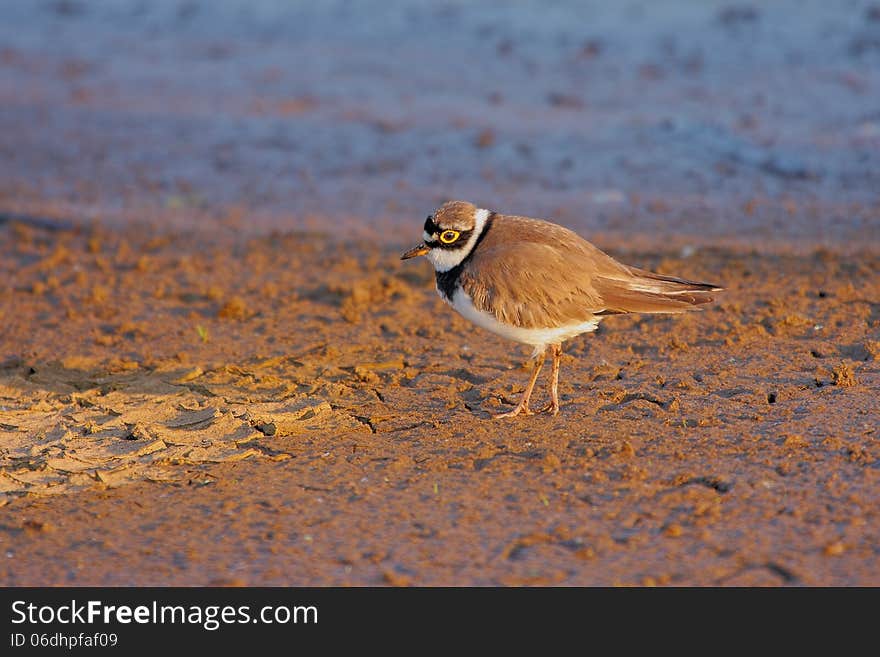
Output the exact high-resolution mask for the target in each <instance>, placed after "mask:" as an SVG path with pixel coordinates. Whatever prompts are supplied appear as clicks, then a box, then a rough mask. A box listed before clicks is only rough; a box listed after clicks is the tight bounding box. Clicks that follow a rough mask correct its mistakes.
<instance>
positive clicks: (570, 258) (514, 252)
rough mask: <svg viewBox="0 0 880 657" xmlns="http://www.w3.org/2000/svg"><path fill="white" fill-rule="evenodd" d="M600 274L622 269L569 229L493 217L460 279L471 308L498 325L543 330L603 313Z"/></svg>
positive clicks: (541, 223) (533, 221) (508, 217)
mask: <svg viewBox="0 0 880 657" xmlns="http://www.w3.org/2000/svg"><path fill="white" fill-rule="evenodd" d="M597 268H598V269H602V270H604V269H606V268H608V269H609V272H612V271H613V272H617V271H618V270H621V271H622V272H623V273H625V268H623V266H622V265H619V264H618V263H616V262H615V261H614V260H612V259H611V258H610V257H609V256H607V255H605V254H604V253H602V252H601V251H599V250H598V249H596V248H595V247H594V246H593V245H591V244H590V243H589V242H587V241H586V240H584V239H583V238H581V237H580V236H578V235H577V234H575V233H573V232H571V231H570V230H568V229H567V228H563V227H562V226H557V225H556V224H551V223H549V222H545V221H538V220H534V219H528V218H525V217H510V216H496V217H495V218H494V219H493V223H492V226H491V227H490V229H489V232H488V233H487V234H486V236H485V237H484V239H483V240H482V241H481V242H480V245H479V247H478V248H477V250H476V251H475V252H474V254H473V256H472V257H471V259H470V260H469V261H468V263H467V265H466V266H465V267H464V270H463V271H462V273H461V278H460V281H461V284H462V286H463V287H464V290H465V292H467V293H468V295H469V296H470V297H471V300H472V301H473V303H474V306H476V307H477V308H479V309H480V310H484V311H487V312H491V313H493V314H494V315H495V317H496V319H498V320H499V321H502V322H505V323H508V324H513V325H515V326H520V327H523V328H547V327H550V326H559V325H565V324H574V323H581V322H585V321H588V320H590V319H591V318H592V317H593V316H594V315H595V314H596V313H597V312H600V311H601V310H603V309H604V305H603V301H602V297H601V294H600V293H599V292H598V291H597V290H596V288H595V287H594V286H593V278H594V275H595V273H596V270H597Z"/></svg>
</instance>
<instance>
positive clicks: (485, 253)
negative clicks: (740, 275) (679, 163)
mask: <svg viewBox="0 0 880 657" xmlns="http://www.w3.org/2000/svg"><path fill="white" fill-rule="evenodd" d="M422 237H423V240H424V241H423V242H422V243H421V244H419V245H418V246H415V247H413V248H412V249H410V250H409V251H407V252H406V253H404V254H403V255H401V256H400V257H401V259H402V260H406V259H408V258H414V257H416V256H421V255H424V256H427V258H428V260H429V261H430V262H431V264H432V265H433V266H434V272H435V274H436V279H437V291H438V292H439V293H440V296H441V297H442V298H443V300H444V301H446V302H447V303H448V304H449V305H451V306H452V307H453V308H454V309H455V310H456V311H458V313H459V314H461V315H462V316H463V317H465V318H467V319H469V320H470V321H472V322H473V323H474V324H476V325H477V326H481V327H482V328H484V329H487V330H489V331H491V332H493V333H496V334H498V335H500V336H502V337H504V338H508V339H509V340H514V341H515V342H520V343H523V344H527V345H531V346H533V347H534V349H535V351H534V354H533V357H534V358H536V363H535V368H534V371H533V372H532V376H531V379H530V380H529V383H528V385H527V386H526V389H525V392H523V396H522V399H521V400H520V402H519V404H517V406H516V407H515V408H514V409H513V410H511V411H508V412H506V413H501V414H499V415H495V416H493V417H495V418H503V417H514V416H516V415H519V414H523V415H531V414H532V413H533V412H532V411H531V410H530V409H529V398H530V397H531V394H532V389H533V388H534V387H535V381H536V380H537V378H538V373H539V372H540V371H541V368H542V367H543V365H544V360H545V357H546V350H547V347H550V349H551V351H552V355H553V369H552V374H551V377H552V378H551V384H550V402H549V403H548V404H547V405H546V406H545V407H543V408H541V409H540V410H539V411H538V412H543V411H549V412H551V413H552V414H554V415H556V414H557V413H558V412H559V394H558V387H559V364H560V361H561V359H562V343H563V342H564V341H565V340H568V339H570V338H573V337H575V336H576V335H580V334H581V333H587V332H590V331H595V330H596V328H597V327H598V326H599V322H600V321H601V320H602V319H603V318H604V317H605V316H607V315H616V314H623V313H681V312H686V311H688V310H692V309H694V308H695V307H697V306H699V305H701V304H704V303H708V302H710V301H712V299H713V298H712V296H711V294H710V293H711V292H718V291H720V290H721V289H722V288H720V287H718V286H716V285H712V284H710V283H698V282H695V281H689V280H685V279H683V278H676V277H674V276H665V275H662V274H655V273H653V272H650V271H645V270H642V269H637V268H635V267H629V266H627V265H624V264H622V263H620V262H618V261H617V260H615V259H614V258H612V257H611V256H609V255H607V254H605V253H603V252H602V251H600V250H599V249H598V248H596V247H595V246H593V245H592V244H590V243H589V242H588V241H587V240H585V239H584V238H582V237H580V236H579V235H577V234H576V233H574V232H572V231H571V230H569V229H567V228H564V227H562V226H559V225H557V224H554V223H551V222H549V221H543V220H541V219H531V218H529V217H519V216H512V215H504V214H499V213H497V212H492V211H490V210H484V209H481V208H477V207H476V206H475V205H473V204H471V203H467V202H465V201H449V202H448V203H445V204H443V205H442V206H441V207H440V208H438V209H437V210H436V211H435V212H434V214H432V215H430V216H428V218H427V220H426V221H425V226H424V233H423V234H422Z"/></svg>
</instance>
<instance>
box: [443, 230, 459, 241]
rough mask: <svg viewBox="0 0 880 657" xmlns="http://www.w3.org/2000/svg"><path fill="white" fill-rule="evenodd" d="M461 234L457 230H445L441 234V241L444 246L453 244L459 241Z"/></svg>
mask: <svg viewBox="0 0 880 657" xmlns="http://www.w3.org/2000/svg"><path fill="white" fill-rule="evenodd" d="M458 236H459V232H458V231H457V230H444V231H443V232H442V233H440V241H441V242H443V243H444V244H452V243H453V242H454V241H455V240H457V239H458Z"/></svg>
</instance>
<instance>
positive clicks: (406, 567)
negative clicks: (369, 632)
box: [0, 0, 880, 586]
mask: <svg viewBox="0 0 880 657" xmlns="http://www.w3.org/2000/svg"><path fill="white" fill-rule="evenodd" d="M136 4H137V3H134V4H132V5H131V6H129V5H128V4H127V3H107V4H104V3H95V4H94V5H91V4H85V3H82V4H81V3H77V2H56V3H44V4H40V5H38V6H37V8H36V9H34V8H33V6H32V3H12V9H10V12H11V13H10V16H12V19H13V20H11V21H9V22H6V23H4V24H3V25H2V26H0V36H2V38H3V41H2V44H3V45H2V46H0V99H2V101H3V104H2V108H0V124H2V125H0V135H2V136H0V152H2V154H3V157H2V158H0V277H2V280H3V281H4V283H5V284H4V285H3V286H2V288H0V325H2V327H3V330H2V333H0V505H2V508H0V555H5V556H4V558H3V563H2V566H3V567H2V568H0V583H2V584H3V585H7V586H18V585H62V584H71V585H89V584H96V585H129V584H133V585H169V584H178V585H208V584H219V585H333V584H351V585H407V584H409V585H449V584H451V585H524V584H534V585H610V584H625V585H628V584H635V585H648V584H660V585H874V586H876V585H880V569H878V568H877V563H878V556H880V554H878V553H880V517H878V510H877V509H878V505H877V499H878V495H880V444H878V436H880V434H878V419H880V411H878V402H877V399H878V391H880V229H878V226H880V203H878V201H877V193H876V190H877V188H878V184H880V180H878V178H877V171H878V170H880V167H878V155H877V153H878V152H880V149H877V146H878V144H880V141H878V140H880V130H878V129H877V125H878V117H877V114H876V111H877V106H876V98H877V90H878V84H880V79H878V73H877V71H878V70H880V67H878V66H876V64H877V61H878V59H877V58H878V56H880V47H878V46H877V44H878V43H880V11H877V9H876V8H874V7H872V6H871V5H868V4H864V3H852V5H851V6H849V7H848V10H847V12H836V13H835V12H831V13H829V12H827V11H826V10H825V9H823V7H822V5H819V4H817V5H808V9H807V10H804V11H802V12H800V13H798V14H797V18H796V19H793V23H792V24H791V26H790V29H787V30H785V29H782V28H781V27H779V26H780V25H781V23H779V22H778V21H777V19H778V16H776V14H775V13H774V12H782V11H783V9H784V8H785V7H787V5H786V3H779V7H783V9H780V8H779V7H777V6H776V5H774V8H773V9H766V10H759V9H757V8H749V7H748V6H745V5H744V6H737V7H727V6H725V5H723V4H721V3H717V4H714V3H707V7H702V8H701V9H699V10H689V11H686V10H685V9H683V8H682V7H683V6H686V5H688V3H676V2H671V3H669V4H668V5H667V8H668V9H669V11H668V12H666V13H664V14H662V15H655V14H652V13H651V12H652V10H651V8H650V7H651V6H652V5H647V6H642V5H641V4H640V3H634V4H633V5H632V6H633V7H636V9H638V11H636V10H635V9H632V8H630V9H628V10H620V11H619V12H617V13H613V14H609V15H607V16H605V15H603V16H602V17H601V18H600V19H597V20H596V21H594V22H591V23H590V24H589V25H590V27H589V29H583V30H582V29H580V28H577V27H574V28H573V27H571V25H570V24H569V22H566V21H565V16H564V12H562V13H561V10H560V11H559V12H555V13H554V12H549V15H545V16H543V17H542V19H541V20H539V21H534V22H531V21H530V20H529V16H523V15H522V14H513V13H510V14H509V15H508V16H507V17H506V19H505V20H504V21H501V22H497V21H496V22H495V23H491V22H490V21H489V14H488V13H486V12H487V11H488V10H484V9H480V10H476V9H469V8H468V6H467V5H458V4H454V3H453V4H450V5H448V6H447V9H446V10H445V11H441V12H439V13H438V12H437V11H434V10H433V9H430V5H424V6H422V5H419V6H420V7H421V9H419V10H413V11H412V12H410V13H406V12H403V13H401V14H399V15H397V14H395V15H396V16H397V20H396V21H390V22H388V21H386V22H382V21H377V22H376V23H370V22H369V21H367V22H363V21H361V22H359V21H357V20H346V21H343V22H340V21H341V18H340V14H339V12H343V14H344V12H346V11H357V10H356V9H352V8H347V9H346V7H347V5H340V7H341V8H340V7H336V12H337V13H336V14H334V13H333V12H332V11H330V12H329V13H318V14H315V15H308V14H304V15H300V14H296V15H291V16H288V15H287V14H284V12H283V11H282V10H281V9H279V8H278V6H277V5H276V4H275V3H271V2H264V3H256V4H255V5H254V6H255V7H257V8H258V10H259V11H256V10H255V11H256V13H255V14H254V15H252V16H250V18H248V19H247V20H244V19H242V20H239V19H240V16H239V13H240V12H241V11H243V10H242V7H244V6H245V5H244V4H240V3H235V2H233V1H232V0H229V1H226V0H224V2H222V3H217V6H218V7H219V10H218V11H217V13H216V14H214V15H211V17H210V20H209V19H208V16H207V14H206V11H207V10H206V9H205V8H201V7H200V5H199V4H198V3H183V4H179V3H166V2H157V3H155V4H154V5H151V7H150V8H148V9H144V8H141V9H140V11H141V12H142V14H143V15H141V14H138V16H139V18H138V20H137V21H135V20H134V19H133V18H132V15H133V13H134V12H135V10H136V9H137V7H136V6H135V5H136ZM334 6H335V5H334ZM120 7H122V8H123V9H120ZM187 7H188V8H187ZM125 8H127V9H125ZM639 8H640V9H639ZM129 10H130V12H131V13H126V12H128V11H129ZM291 11H293V10H291ZM297 11H303V12H305V11H307V10H305V9H302V8H300V9H299V10H297ZM634 11H635V13H633V12H634ZM143 12H146V13H143ZM236 12H239V13H236ZM260 12H263V13H260ZM279 12H280V14H279ZM627 12H629V13H627ZM639 12H641V13H639ZM200 16H201V18H199V17H200ZM640 17H641V18H640ZM348 18H351V17H350V16H349V17H348ZM355 18H358V17H357V16H355ZM361 18H363V17H361ZM25 19H32V20H25ZM206 25H207V27H205V26H206ZM340 25H341V26H343V27H342V28H341V29H340V30H336V31H332V30H330V29H329V28H328V26H340ZM487 25H489V27H487ZM196 26H202V28H203V29H196ZM272 26H276V28H277V29H276V28H273V27H272ZM278 26H280V27H278ZM425 26H431V30H422V31H421V32H419V34H420V35H421V36H420V39H421V40H419V39H416V38H415V37H414V36H413V33H411V31H408V29H407V28H411V29H413V28H422V27H425ZM682 26H686V27H688V28H693V27H694V26H702V28H703V29H702V30H701V31H700V32H699V36H698V37H695V40H693V41H682V40H676V39H675V38H673V37H672V36H670V35H671V34H678V35H679V39H680V38H681V37H680V33H679V32H676V30H677V29H679V28H681V29H683V28H682ZM273 30H274V31H273ZM487 30H488V31H487ZM450 31H451V33H452V34H454V35H455V36H454V37H447V35H448V34H449V33H450ZM415 32H418V30H415ZM331 33H332V34H334V35H336V36H335V37H334V38H335V39H336V40H335V41H334V40H332V39H331V40H330V41H329V42H327V41H326V40H325V41H322V40H321V38H320V37H321V36H324V37H326V36H327V35H329V34H331ZM132 34H134V35H135V36H139V37H142V39H140V40H138V41H137V46H136V47H133V48H130V49H120V46H119V44H120V43H121V42H127V41H126V40H127V39H129V38H130V37H131V36H132ZM290 35H293V36H290ZM524 35H525V36H529V37H530V38H531V39H532V40H529V39H525V36H524ZM817 35H824V40H823V41H822V43H824V44H825V47H826V50H825V51H824V52H822V53H819V54H812V53H811V51H810V48H809V46H810V45H811V44H814V43H815V39H816V37H817ZM83 36H89V37H91V38H90V39H81V38H79V37H83ZM389 36H393V37H395V39H396V40H393V43H394V45H393V46H392V50H393V51H394V52H392V53H390V55H395V54H401V53H412V54H413V57H412V58H410V59H408V58H395V57H391V59H392V60H393V61H394V62H395V63H394V65H390V64H388V63H387V61H386V60H383V59H382V56H383V52H382V49H381V44H382V43H384V42H385V41H384V40H385V39H387V38H388V37H389ZM49 37H52V39H53V41H52V43H53V47H52V48H49V47H48V46H47V45H46V44H47V43H49V41H48V39H49ZM288 37H289V38H288ZM450 39H451V40H450ZM343 43H344V44H345V45H344V46H343ZM449 43H453V44H455V45H457V46H461V47H462V49H463V54H461V53H459V52H457V51H456V52H454V53H450V54H449V56H448V58H446V59H442V60H441V59H440V58H439V55H440V54H442V52H443V50H442V49H443V47H446V46H448V44H449ZM683 43H690V44H691V46H690V47H685V46H684V45H683ZM713 43H714V44H716V45H717V44H722V45H724V46H725V48H718V49H712V47H711V46H712V44H713ZM419 45H421V46H422V47H421V48H420V47H419ZM114 49H118V52H119V55H118V57H117V58H115V59H112V60H111V59H108V56H109V54H110V53H115V52H117V50H114ZM415 53H418V54H415ZM746 53H751V54H749V55H748V56H746ZM390 55H389V54H388V53H385V55H384V56H385V57H386V59H387V57H389V56H390ZM483 55H485V57H486V59H485V60H484V62H485V63H484V67H485V68H484V69H482V72H481V73H479V74H476V73H475V74H471V75H466V74H465V73H464V72H466V71H469V70H471V67H470V66H469V63H470V62H471V61H472V59H473V58H474V57H476V56H483ZM737 55H741V56H742V57H740V58H739V59H737V57H736V56H737ZM297 57H299V58H304V59H305V60H306V61H312V62H320V64H317V63H313V65H312V66H304V67H299V68H297V67H294V66H292V65H291V66H289V65H288V64H287V62H290V61H298V60H297V59H296V58H297ZM309 57H312V58H313V59H311V60H309V59H308V58H309ZM315 57H317V59H314V58H315ZM383 61H385V62H386V63H385V64H384V65H382V62H383ZM438 61H442V62H443V63H442V64H438ZM181 62H183V63H184V64H186V65H185V66H184V65H181ZM427 64H431V66H428V65H427ZM352 66H354V67H355V72H352V71H351V67H352ZM414 69H418V70H419V71H428V72H427V73H424V77H425V78H427V81H426V80H425V79H423V77H420V76H417V75H416V74H415V72H414ZM221 71H224V72H225V73H226V74H228V75H226V76H225V77H223V76H220V75H219V73H220V72H221ZM454 81H457V82H458V83H460V84H461V85H462V87H461V88H460V89H459V90H455V89H454V85H453V82H454ZM526 82H530V84H531V86H530V87H529V89H530V91H528V92H527V91H524V90H523V87H522V85H523V83H526ZM429 83H430V84H429ZM377 85H378V88H377ZM786 85H790V86H791V87H790V88H791V89H794V88H797V89H799V90H800V92H801V93H800V96H798V97H797V98H795V99H793V98H792V96H791V94H788V93H782V92H785V91H786V89H789V88H788V87H786ZM560 90H565V93H563V92H562V91H560ZM572 90H575V91H572ZM731 90H735V92H734V91H731ZM775 90H779V91H780V92H781V93H780V94H779V96H778V98H777V97H776V96H775V95H774V94H773V92H774V91H775ZM789 90H790V89H789ZM831 90H834V94H833V102H831V100H829V101H828V102H825V100H823V99H824V98H825V96H826V95H827V94H830V91H831ZM739 92H741V93H739ZM826 92H827V93H826ZM761 94H763V98H764V100H763V101H761V102H758V101H757V100H756V98H758V96H759V95H761ZM829 98H830V96H829ZM462 99H465V100H467V101H468V103H466V105H468V108H467V109H464V107H463V105H462V104H461V102H460V101H461V100H462ZM536 99H537V100H536ZM635 100H641V101H644V102H645V103H647V105H649V106H650V107H652V108H653V111H651V112H649V111H648V109H646V106H645V105H643V104H637V103H634V102H633V101H635ZM805 101H810V102H809V103H807V104H806V105H805V104H804V103H805ZM805 107H806V108H808V109H804V108H805ZM487 117H492V119H493V120H489V119H487ZM750 117H751V118H750ZM584 153H589V154H590V155H589V156H585V155H584ZM449 197H464V198H468V199H469V200H473V201H476V202H479V203H481V204H483V205H489V206H490V207H493V208H494V209H498V210H499V211H506V212H515V213H532V214H543V215H544V216H548V217H550V218H553V219H555V220H557V221H560V222H561V223H566V224H567V225H570V226H571V227H573V228H575V229H577V230H579V231H580V232H581V233H582V234H584V235H585V236H588V237H589V238H590V239H591V240H592V241H594V242H595V243H596V244H597V245H598V246H600V247H601V248H603V249H606V250H608V251H609V252H610V253H612V254H613V255H615V256H616V257H618V258H620V259H621V260H623V261H624V262H627V263H629V264H633V265H636V266H639V267H643V268H650V269H654V270H657V271H661V272H664V273H669V274H674V275H680V276H685V277H688V278H695V279H698V280H708V281H712V282H717V283H719V284H721V285H724V286H725V287H726V288H727V290H726V292H724V293H723V294H722V295H720V296H719V300H718V301H717V302H716V303H714V304H712V305H711V306H710V307H708V308H707V309H706V310H705V311H703V312H699V313H693V314H689V315H687V316H682V317H662V316H660V317H658V316H650V317H649V316H625V317H611V318H608V319H606V320H605V321H604V322H603V324H602V326H601V328H600V330H599V331H598V332H597V333H596V334H593V335H588V336H581V337H579V338H576V339H574V340H572V341H570V342H569V343H567V345H566V356H565V359H564V361H563V370H562V378H561V385H560V393H561V401H562V404H563V406H562V411H561V413H560V414H559V416H557V417H546V416H537V417H532V418H518V419H515V420H508V421H491V420H490V419H488V418H489V414H490V413H495V412H498V411H499V410H502V409H506V408H510V405H511V404H512V403H515V400H516V399H517V397H518V395H519V393H520V392H521V390H522V388H523V386H524V384H525V382H526V380H527V378H528V369H527V367H528V364H527V363H526V358H527V356H528V349H526V348H519V347H517V346H515V345H511V344H509V343H505V342H504V341H503V340H501V339H500V338H497V337H495V336H492V335H490V334H487V333H485V332H482V331H480V330H478V329H475V328H474V327H473V326H471V325H470V324H468V323H467V322H466V321H465V320H463V319H461V318H459V317H458V316H456V315H455V314H454V313H453V312H452V311H451V310H450V309H448V308H447V307H445V306H444V305H443V304H442V302H441V301H440V299H439V298H438V297H437V295H436V293H435V292H434V289H433V274H432V271H431V269H430V266H429V265H428V263H426V262H424V261H408V262H401V261H400V260H399V258H398V257H399V253H400V252H401V251H402V250H403V249H404V248H406V247H409V246H411V245H412V244H413V243H415V242H416V241H417V240H418V239H419V236H420V231H421V223H422V221H423V220H424V215H425V214H427V213H428V212H430V210H431V209H432V207H433V206H434V205H436V203H438V202H439V201H442V200H444V199H446V198H449ZM546 376H547V373H545V375H544V377H543V378H542V379H541V387H540V388H539V390H538V401H541V400H543V399H544V396H545V395H546V390H545V389H544V387H543V384H544V383H545V382H546Z"/></svg>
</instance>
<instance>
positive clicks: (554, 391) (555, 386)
mask: <svg viewBox="0 0 880 657" xmlns="http://www.w3.org/2000/svg"><path fill="white" fill-rule="evenodd" d="M561 362H562V345H561V344H554V345H553V371H552V373H551V374H550V377H551V378H550V403H549V404H547V405H546V406H544V407H543V408H542V409H541V410H539V411H538V413H544V412H545V411H550V414H551V415H558V414H559V365H560V363H561Z"/></svg>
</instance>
